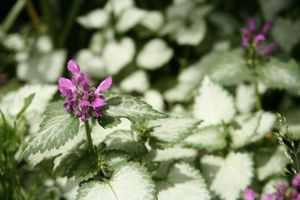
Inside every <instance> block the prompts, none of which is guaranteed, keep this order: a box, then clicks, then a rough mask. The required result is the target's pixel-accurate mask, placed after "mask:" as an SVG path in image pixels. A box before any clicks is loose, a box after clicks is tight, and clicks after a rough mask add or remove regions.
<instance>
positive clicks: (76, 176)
mask: <svg viewBox="0 0 300 200" xmlns="http://www.w3.org/2000/svg"><path fill="white" fill-rule="evenodd" d="M97 172H98V167H97V165H96V164H95V163H93V161H91V160H90V158H89V157H82V158H79V159H77V160H75V161H74V162H72V163H70V164H69V165H68V166H67V168H66V171H65V174H64V175H63V176H67V177H68V180H67V183H66V185H70V184H72V183H79V182H82V181H87V180H88V179H89V178H93V177H94V175H96V174H97Z"/></svg>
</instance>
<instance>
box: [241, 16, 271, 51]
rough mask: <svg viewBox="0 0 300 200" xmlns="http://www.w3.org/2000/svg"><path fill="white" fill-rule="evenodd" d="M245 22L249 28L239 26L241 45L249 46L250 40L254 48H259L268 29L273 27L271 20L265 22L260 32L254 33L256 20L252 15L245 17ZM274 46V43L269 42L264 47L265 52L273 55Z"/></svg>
mask: <svg viewBox="0 0 300 200" xmlns="http://www.w3.org/2000/svg"><path fill="white" fill-rule="evenodd" d="M247 24H248V25H249V29H247V28H241V29H240V31H241V32H242V35H243V39H242V42H241V45H242V46H244V47H246V46H249V45H250V44H251V43H252V42H253V43H254V46H255V49H256V50H259V49H261V44H262V43H263V42H264V41H265V40H266V38H267V35H268V31H269V29H271V28H273V26H274V23H273V22H266V23H265V24H264V26H263V28H262V30H261V32H260V33H258V34H256V24H257V23H256V20H255V19H254V18H252V17H250V18H248V19H247ZM275 47H276V43H270V44H269V45H267V46H266V47H265V54H266V55H268V56H274V55H275V53H274V52H272V49H273V48H275Z"/></svg>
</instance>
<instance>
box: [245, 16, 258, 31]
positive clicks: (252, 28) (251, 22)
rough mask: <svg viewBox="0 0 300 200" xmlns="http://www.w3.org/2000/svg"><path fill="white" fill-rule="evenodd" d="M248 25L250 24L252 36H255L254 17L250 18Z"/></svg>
mask: <svg viewBox="0 0 300 200" xmlns="http://www.w3.org/2000/svg"><path fill="white" fill-rule="evenodd" d="M247 24H248V25H249V27H250V32H251V33H252V34H255V32H256V20H255V19H254V18H253V17H249V18H248V19H247Z"/></svg>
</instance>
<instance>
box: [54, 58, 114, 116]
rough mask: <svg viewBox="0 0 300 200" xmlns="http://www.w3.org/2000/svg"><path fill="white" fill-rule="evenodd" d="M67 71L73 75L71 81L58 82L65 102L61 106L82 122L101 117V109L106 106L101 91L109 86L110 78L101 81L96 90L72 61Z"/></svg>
mask: <svg viewBox="0 0 300 200" xmlns="http://www.w3.org/2000/svg"><path fill="white" fill-rule="evenodd" d="M68 69H69V71H71V72H72V73H73V74H74V75H75V76H73V77H72V81H71V80H69V79H66V78H63V77H62V78H60V79H59V80H58V84H59V86H58V89H59V91H60V92H61V94H62V96H64V97H65V98H66V100H67V102H66V103H64V105H63V106H64V107H65V108H66V110H67V112H69V111H72V112H74V113H75V116H76V117H81V120H83V121H84V120H89V118H90V117H91V116H92V117H96V118H98V117H99V116H101V117H102V114H101V107H102V106H104V105H105V104H106V100H105V98H104V96H103V95H102V94H101V90H106V89H108V88H109V87H110V86H111V84H112V78H111V76H109V77H108V78H107V79H105V80H104V81H102V82H101V83H100V85H99V86H98V88H97V89H96V88H94V87H91V86H90V85H89V84H90V83H91V80H90V78H89V76H88V75H87V74H86V73H84V72H81V71H80V68H79V65H78V64H77V63H76V62H75V61H74V60H70V61H69V62H68Z"/></svg>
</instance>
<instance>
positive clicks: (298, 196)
mask: <svg viewBox="0 0 300 200" xmlns="http://www.w3.org/2000/svg"><path fill="white" fill-rule="evenodd" d="M292 200H300V194H297V195H296V197H294V198H292Z"/></svg>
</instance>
